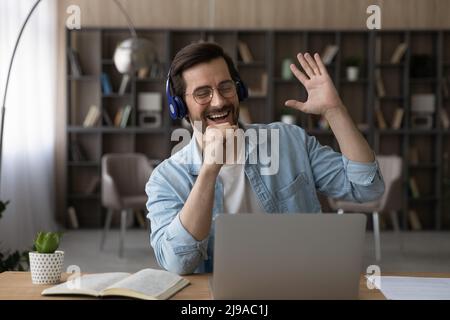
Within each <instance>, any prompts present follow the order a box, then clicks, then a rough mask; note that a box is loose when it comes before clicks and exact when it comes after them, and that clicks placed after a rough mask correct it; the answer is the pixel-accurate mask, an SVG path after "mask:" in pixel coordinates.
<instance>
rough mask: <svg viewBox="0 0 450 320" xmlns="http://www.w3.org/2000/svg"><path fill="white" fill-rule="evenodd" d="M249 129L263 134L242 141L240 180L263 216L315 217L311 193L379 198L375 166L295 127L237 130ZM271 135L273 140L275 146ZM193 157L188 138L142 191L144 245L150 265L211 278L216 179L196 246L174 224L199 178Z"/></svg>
mask: <svg viewBox="0 0 450 320" xmlns="http://www.w3.org/2000/svg"><path fill="white" fill-rule="evenodd" d="M248 129H254V131H256V132H258V133H261V132H263V131H264V132H266V131H265V130H268V131H267V132H268V133H269V134H268V135H267V139H259V140H258V142H257V143H258V144H257V146H256V148H255V145H252V143H251V142H249V141H247V140H246V142H245V147H246V148H245V157H246V158H245V159H246V163H245V174H246V177H247V178H248V180H249V182H250V185H251V187H252V189H253V191H254V192H255V194H256V197H257V199H258V201H259V203H260V205H261V208H263V209H264V211H265V212H267V213H288V214H292V213H319V212H321V207H320V203H319V200H318V198H317V193H316V192H317V191H318V192H321V193H323V194H324V195H326V196H329V197H332V198H340V199H345V200H350V201H355V202H367V201H372V200H375V199H378V198H379V197H381V195H382V194H383V192H384V182H383V178H382V176H381V173H380V171H379V168H378V164H377V162H376V161H375V162H373V163H360V162H355V161H351V160H349V159H347V158H346V157H345V156H344V155H342V154H341V153H338V152H335V151H333V150H332V149H331V148H330V147H328V146H322V145H321V144H320V143H319V142H318V141H317V139H316V138H315V137H313V136H309V135H308V134H307V133H306V132H305V131H304V130H303V129H302V128H300V127H298V126H294V125H287V124H283V123H272V124H252V125H247V126H245V127H244V130H246V131H245V132H246V133H247V132H248ZM271 130H274V131H271ZM270 132H276V133H278V138H279V139H278V140H279V143H278V142H276V141H275V138H276V135H273V136H272V135H271V134H270ZM272 141H274V143H272ZM275 143H276V144H277V145H279V154H278V150H277V148H274V150H272V151H271V152H272V153H273V154H271V157H270V158H271V159H272V161H270V163H267V161H266V162H265V163H263V161H260V159H259V158H258V161H256V163H255V161H254V158H252V156H253V155H254V154H253V153H252V151H253V152H255V153H256V150H258V151H260V150H262V149H264V148H266V150H271V147H272V146H273V145H275ZM249 150H250V151H249ZM269 154H270V152H269ZM277 156H279V157H278V159H279V163H278V168H275V169H278V170H277V172H276V173H275V174H267V172H270V170H268V169H269V167H270V166H272V169H273V168H274V166H275V167H276V163H274V162H275V160H273V159H276V158H277ZM200 157H201V155H200V154H199V152H198V151H197V146H196V142H195V139H191V141H190V142H189V144H188V145H187V146H185V147H184V148H183V149H181V150H180V151H179V152H177V153H175V154H174V155H173V156H172V157H170V158H169V159H167V160H165V161H163V162H162V163H161V164H160V165H159V166H157V167H156V168H155V170H154V171H153V173H152V175H151V177H150V179H149V181H148V183H147V185H146V193H147V195H148V201H147V209H148V215H147V218H148V219H150V223H151V234H150V242H151V245H152V247H153V249H154V251H155V255H156V259H157V261H158V263H159V264H160V266H161V267H163V268H165V269H167V270H169V271H172V272H175V273H178V274H189V273H193V272H195V273H198V272H212V266H213V248H214V218H215V217H216V216H217V215H218V214H221V213H223V185H222V183H221V181H220V179H216V183H215V195H214V206H213V212H212V215H213V223H212V226H211V230H210V234H209V236H208V237H207V238H205V239H204V240H201V241H197V240H196V239H195V238H194V237H193V236H192V235H191V234H190V233H189V232H188V231H187V230H186V229H185V228H184V227H183V225H182V224H181V222H180V219H179V212H180V211H181V209H182V208H183V206H184V204H185V202H186V200H187V198H188V196H189V193H190V192H191V190H192V188H193V186H194V183H195V181H196V178H197V176H198V174H199V171H200V167H201V158H200ZM264 170H265V171H264Z"/></svg>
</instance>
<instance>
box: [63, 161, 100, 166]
mask: <svg viewBox="0 0 450 320" xmlns="http://www.w3.org/2000/svg"><path fill="white" fill-rule="evenodd" d="M67 165H68V166H70V167H98V166H99V165H100V163H99V162H97V161H69V162H68V163H67Z"/></svg>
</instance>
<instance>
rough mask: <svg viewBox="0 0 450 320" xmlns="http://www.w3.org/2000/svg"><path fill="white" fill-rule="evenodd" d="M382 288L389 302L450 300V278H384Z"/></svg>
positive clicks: (382, 278) (381, 283)
mask: <svg viewBox="0 0 450 320" xmlns="http://www.w3.org/2000/svg"><path fill="white" fill-rule="evenodd" d="M377 287H378V286H377ZM380 287H381V288H379V289H380V290H381V292H382V293H383V294H384V296H385V297H386V298H387V299H389V300H450V279H449V278H424V277H387V276H382V277H381V280H380Z"/></svg>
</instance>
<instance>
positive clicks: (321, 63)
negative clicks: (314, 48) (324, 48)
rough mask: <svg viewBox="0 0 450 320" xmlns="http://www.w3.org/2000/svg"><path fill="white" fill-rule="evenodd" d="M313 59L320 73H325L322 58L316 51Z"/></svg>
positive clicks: (325, 69)
mask: <svg viewBox="0 0 450 320" xmlns="http://www.w3.org/2000/svg"><path fill="white" fill-rule="evenodd" d="M314 60H316V63H317V66H318V67H319V70H320V73H321V74H327V73H328V71H327V68H326V67H325V65H324V64H323V62H322V58H320V55H319V54H318V53H315V54H314Z"/></svg>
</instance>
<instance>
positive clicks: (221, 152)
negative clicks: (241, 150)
mask: <svg viewBox="0 0 450 320" xmlns="http://www.w3.org/2000/svg"><path fill="white" fill-rule="evenodd" d="M237 128H238V126H236V125H231V124H230V123H228V122H227V123H221V124H218V125H211V126H208V127H207V128H206V130H205V133H204V136H203V163H204V166H205V168H208V169H212V170H214V171H217V172H219V170H220V168H221V167H222V166H223V164H224V163H225V161H226V159H233V158H227V153H230V152H234V148H233V149H231V148H226V145H227V139H229V136H230V133H232V132H234V131H235V130H236V129H237ZM227 136H228V137H227ZM233 137H234V136H233ZM229 157H230V156H229Z"/></svg>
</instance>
